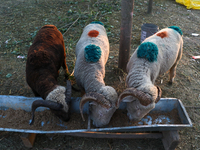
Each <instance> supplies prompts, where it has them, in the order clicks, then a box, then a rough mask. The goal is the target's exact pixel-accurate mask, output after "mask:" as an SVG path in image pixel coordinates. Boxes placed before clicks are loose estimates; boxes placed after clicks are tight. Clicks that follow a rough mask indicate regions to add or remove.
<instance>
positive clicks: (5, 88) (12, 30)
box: [0, 0, 200, 150]
mask: <svg viewBox="0 0 200 150" xmlns="http://www.w3.org/2000/svg"><path fill="white" fill-rule="evenodd" d="M147 7H148V0H146V1H142V0H135V3H134V14H133V28H132V40H131V49H132V51H131V54H132V52H133V51H134V49H135V48H136V47H137V46H138V45H139V44H140V36H141V26H142V24H143V23H154V24H156V25H157V26H158V27H159V29H162V28H165V27H169V26H173V25H176V26H179V27H180V28H181V29H182V31H183V40H184V47H183V57H182V59H181V61H180V63H179V64H178V67H177V75H176V78H175V82H174V84H173V85H169V84H168V74H167V73H166V74H164V75H162V76H159V78H158V79H157V80H156V85H158V86H160V87H161V89H162V92H163V93H162V97H163V98H167V97H173V98H178V99H180V100H181V101H182V102H183V104H184V106H185V107H186V110H187V112H188V114H189V117H190V119H191V121H192V123H193V127H192V128H185V129H183V130H181V131H179V135H180V139H181V140H180V144H179V145H178V147H177V148H176V150H189V149H190V150H197V149H200V121H199V120H200V111H199V107H200V60H194V59H192V56H197V55H200V35H199V36H194V35H192V33H197V34H200V28H199V25H200V11H199V10H187V9H186V8H185V6H183V5H180V4H177V3H176V2H175V0H154V1H153V12H152V14H151V15H148V14H146V12H147ZM120 18H121V1H120V0H110V1H107V0H101V1H100V0H70V1H69V0H48V1H47V0H29V1H26V0H15V1H14V0H1V1H0V35H1V36H0V95H21V96H27V97H33V96H34V95H33V93H32V91H31V89H30V88H29V87H28V85H27V83H26V81H25V64H26V55H27V51H28V48H29V46H30V45H31V44H32V41H33V39H34V36H35V35H36V33H37V31H38V30H39V29H40V28H41V27H42V26H43V25H45V24H54V25H56V26H57V28H58V29H59V30H60V31H61V32H62V33H63V36H64V41H65V46H66V52H67V65H68V67H69V70H70V72H72V71H73V68H74V65H75V54H74V51H75V45H76V43H77V41H78V39H79V37H80V35H81V33H82V29H83V28H84V27H85V26H86V25H87V24H89V23H90V22H91V21H94V20H98V21H101V22H103V23H104V25H105V27H106V30H107V34H108V38H109V41H110V55H109V59H108V62H107V65H106V77H105V82H106V84H107V85H110V86H113V87H114V88H115V89H116V90H117V92H118V94H120V93H121V92H122V91H123V89H125V87H126V86H125V82H124V81H125V77H126V73H123V74H120V73H119V69H117V68H118V51H119V40H120V20H121V19H120ZM19 57H22V58H19ZM23 57H24V58H23ZM58 81H59V84H60V85H65V83H64V71H63V70H60V77H59V79H58ZM73 96H80V94H79V93H77V92H74V93H73ZM189 106H194V107H195V108H194V107H189ZM20 135H21V134H20V133H14V132H0V149H2V150H4V149H6V150H7V149H12V150H14V149H17V150H20V149H23V150H24V149H32V150H40V149H41V150H43V149H44V150H54V149H56V150H64V149H66V150H72V149H73V150H82V149H88V150H101V149H102V150H106V149H108V150H120V149H125V150H133V149H134V150H144V149H145V150H162V149H164V147H163V144H162V140H161V139H137V140H136V139H95V138H82V137H73V136H67V135H63V134H54V135H52V134H51V135H45V134H38V135H37V136H36V140H35V143H34V146H33V148H26V147H25V146H24V145H23V142H22V140H21V139H20Z"/></svg>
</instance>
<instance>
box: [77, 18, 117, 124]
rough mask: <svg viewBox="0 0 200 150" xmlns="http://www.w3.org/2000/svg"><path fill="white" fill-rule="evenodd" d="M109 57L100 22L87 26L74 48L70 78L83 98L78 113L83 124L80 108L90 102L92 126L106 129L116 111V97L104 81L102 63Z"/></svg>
mask: <svg viewBox="0 0 200 150" xmlns="http://www.w3.org/2000/svg"><path fill="white" fill-rule="evenodd" d="M108 56H109V41H108V37H107V33H106V30H105V28H104V25H103V23H102V22H99V21H95V22H92V23H90V24H88V25H87V26H86V27H85V28H84V29H83V33H82V35H81V37H80V39H79V41H78V43H77V45H76V62H75V68H74V77H75V80H76V83H77V85H78V86H79V88H80V89H81V91H82V93H85V95H83V97H82V99H81V100H80V105H79V108H80V112H81V116H82V119H83V121H85V119H84V117H83V112H82V109H83V106H84V104H85V103H86V102H88V101H89V102H90V103H89V104H90V105H89V110H90V115H91V119H92V120H93V125H94V126H96V127H103V126H106V125H107V124H108V123H109V122H110V119H111V117H112V115H113V113H114V112H115V110H116V101H117V100H118V94H117V92H116V91H115V89H114V88H113V87H111V86H106V85H105V82H104V77H105V64H106V62H107V60H108Z"/></svg>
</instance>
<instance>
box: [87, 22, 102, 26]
mask: <svg viewBox="0 0 200 150" xmlns="http://www.w3.org/2000/svg"><path fill="white" fill-rule="evenodd" d="M90 24H100V25H102V26H104V24H103V23H102V22H101V21H93V22H91V23H90Z"/></svg>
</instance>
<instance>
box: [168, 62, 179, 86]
mask: <svg viewBox="0 0 200 150" xmlns="http://www.w3.org/2000/svg"><path fill="white" fill-rule="evenodd" d="M176 67H177V63H175V64H174V65H173V66H172V67H171V68H170V70H169V84H170V85H172V83H173V82H174V78H175V76H176Z"/></svg>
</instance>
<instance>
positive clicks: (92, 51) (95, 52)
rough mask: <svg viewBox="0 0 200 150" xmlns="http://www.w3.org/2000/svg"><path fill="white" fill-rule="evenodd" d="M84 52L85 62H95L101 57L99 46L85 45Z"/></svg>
mask: <svg viewBox="0 0 200 150" xmlns="http://www.w3.org/2000/svg"><path fill="white" fill-rule="evenodd" d="M84 54H85V60H86V61H87V62H97V61H99V59H100V58H101V48H100V47H99V46H96V45H93V44H90V45H87V46H86V47H85V52H84Z"/></svg>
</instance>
